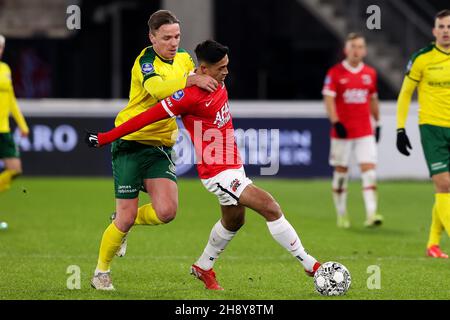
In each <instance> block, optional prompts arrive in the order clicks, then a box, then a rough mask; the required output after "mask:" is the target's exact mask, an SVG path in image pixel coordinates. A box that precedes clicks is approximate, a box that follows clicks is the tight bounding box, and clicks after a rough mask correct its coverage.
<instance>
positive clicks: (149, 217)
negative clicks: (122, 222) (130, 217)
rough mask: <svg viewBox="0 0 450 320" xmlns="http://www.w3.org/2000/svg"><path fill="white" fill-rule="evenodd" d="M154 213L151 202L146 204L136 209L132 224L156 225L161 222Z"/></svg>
mask: <svg viewBox="0 0 450 320" xmlns="http://www.w3.org/2000/svg"><path fill="white" fill-rule="evenodd" d="M163 223H164V222H162V221H161V220H159V218H158V216H157V215H156V211H155V209H153V207H152V204H151V203H149V204H146V205H144V206H142V207H140V208H139V209H138V213H137V217H136V220H135V221H134V225H147V226H156V225H158V224H163Z"/></svg>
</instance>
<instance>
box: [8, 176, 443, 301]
mask: <svg viewBox="0 0 450 320" xmlns="http://www.w3.org/2000/svg"><path fill="white" fill-rule="evenodd" d="M255 183H256V184H257V185H258V186H260V187H262V188H264V189H266V190H267V191H269V192H270V193H271V194H272V195H273V196H274V197H275V198H276V199H277V200H278V202H279V203H280V205H281V207H282V209H283V211H284V212H285V214H286V217H287V218H288V220H289V221H290V222H291V224H292V225H293V226H294V228H295V229H296V230H297V232H298V233H299V235H300V237H301V240H302V242H303V245H304V246H305V248H306V249H307V250H308V251H309V252H310V253H311V254H312V255H314V256H315V257H317V258H318V259H319V260H320V261H322V262H324V261H339V262H341V263H343V264H344V265H345V266H347V267H348V269H349V270H350V272H351V275H352V286H351V288H350V291H349V292H348V294H347V295H346V296H343V297H332V298H331V297H322V296H320V295H319V294H318V293H316V292H315V290H314V285H313V280H312V279H311V278H309V277H307V276H306V275H305V274H304V272H303V269H302V267H301V265H300V264H299V262H298V261H297V260H296V259H295V258H293V257H292V256H291V255H290V254H289V253H288V252H287V251H286V250H285V249H283V248H282V247H280V246H279V245H278V243H276V242H275V241H274V240H273V239H272V237H271V235H270V233H269V231H268V229H267V227H266V224H265V222H264V220H263V218H262V217H260V216H259V215H258V214H256V213H255V212H253V211H251V210H249V209H247V219H246V224H245V225H244V227H243V228H242V229H241V230H240V231H239V233H238V235H237V236H236V237H235V238H234V239H233V241H232V242H231V243H230V245H229V246H228V248H227V249H226V251H225V252H224V253H223V254H222V256H221V257H220V259H219V260H218V261H217V263H216V265H215V270H216V273H217V276H218V280H219V281H220V283H221V285H222V286H223V287H224V288H225V291H222V292H211V291H207V290H205V289H204V287H203V284H202V283H201V282H200V281H199V280H196V279H195V278H193V277H192V276H191V275H190V274H189V267H190V265H191V264H192V263H193V262H194V261H196V259H197V258H198V256H199V255H200V254H201V253H202V251H203V248H204V246H205V244H206V242H207V239H208V236H209V232H210V230H211V227H212V226H213V224H214V223H215V222H216V221H217V220H218V219H219V217H220V214H219V212H220V211H219V206H218V202H217V200H216V198H215V197H214V196H213V195H212V194H209V193H208V192H207V191H206V190H205V189H204V188H203V186H202V185H201V183H200V181H199V180H198V179H180V181H179V211H178V215H177V218H176V219H175V220H174V221H172V222H171V223H170V224H168V225H164V226H157V227H145V226H139V227H135V228H133V229H132V231H131V233H130V236H129V242H128V252H127V255H126V256H125V257H123V258H118V257H116V258H115V259H114V260H113V265H112V276H113V281H114V285H115V287H116V291H115V292H97V291H95V290H93V289H92V288H91V287H90V285H89V280H90V278H91V276H92V273H93V271H94V268H95V266H96V260H97V253H98V248H99V243H100V239H101V236H102V234H103V231H104V229H105V228H106V226H107V225H108V223H109V220H108V219H109V216H110V214H111V212H113V211H114V198H113V197H114V194H113V189H112V186H113V184H112V179H108V178H105V179H103V178H21V179H18V180H17V181H15V183H14V185H13V188H12V189H11V190H10V191H8V192H7V193H2V194H0V221H7V222H8V223H9V228H8V229H7V230H3V231H0V269H1V270H0V299H169V300H172V299H225V300H228V299H230V300H233V299H262V300H266V299H275V300H284V299H286V300H297V299H448V297H449V296H450V281H448V279H450V261H448V260H444V259H431V258H426V257H425V245H426V241H427V237H428V230H429V225H430V220H431V207H432V204H433V201H434V198H433V186H432V184H431V183H429V182H381V183H380V184H379V198H380V205H379V212H380V213H381V214H383V215H384V217H385V224H384V225H383V226H382V227H381V228H378V229H366V228H364V227H363V221H364V216H365V213H364V212H365V211H364V204H363V200H362V196H361V187H360V183H359V182H358V181H353V182H351V183H350V186H349V205H348V206H349V213H350V216H351V220H352V227H351V229H349V230H341V229H338V228H337V227H336V224H335V220H336V219H335V213H334V207H333V203H332V198H331V191H330V181H328V180H270V179H258V180H255ZM24 189H26V192H25V190H24ZM146 201H147V196H146V195H145V194H142V193H141V202H142V203H143V204H144V203H146ZM442 248H443V249H444V250H445V251H447V252H448V251H450V242H449V241H448V237H447V235H443V242H442ZM70 265H77V266H79V267H80V270H81V289H80V290H69V289H67V286H66V281H67V279H68V277H69V276H70V274H68V273H66V270H67V268H68V266H70ZM371 265H377V266H379V267H380V271H381V289H373V290H369V289H368V287H367V280H368V278H369V277H370V276H371V274H369V273H367V268H368V267H369V266H371Z"/></svg>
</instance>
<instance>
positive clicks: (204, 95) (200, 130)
mask: <svg viewBox="0 0 450 320" xmlns="http://www.w3.org/2000/svg"><path fill="white" fill-rule="evenodd" d="M195 53H196V55H197V59H198V61H199V63H200V66H199V67H198V69H197V70H196V73H198V74H206V75H210V76H211V77H213V78H214V79H216V80H217V81H218V82H219V83H220V84H221V85H220V86H219V88H218V89H216V90H215V91H214V92H213V93H209V92H207V91H204V90H201V89H198V88H196V87H189V88H187V89H184V90H180V91H178V92H176V93H175V94H174V95H172V96H171V97H168V98H166V99H164V100H162V101H161V102H160V103H158V104H156V105H155V106H153V107H152V108H150V109H149V110H147V111H146V112H143V113H141V114H140V115H138V116H136V117H134V118H132V119H130V120H129V121H127V122H125V123H123V124H122V125H120V126H118V127H116V128H114V129H113V130H111V131H108V132H106V133H87V135H86V139H85V141H86V143H87V144H88V145H90V146H92V147H99V146H103V145H105V144H108V143H111V142H112V141H114V140H116V139H118V138H120V137H122V136H124V135H127V134H129V133H131V132H134V131H136V130H139V129H140V128H142V127H144V126H146V125H148V124H150V123H153V122H156V121H159V120H161V119H166V118H169V117H174V116H177V115H180V116H181V119H182V121H183V124H184V126H185V128H186V129H187V130H188V131H189V133H190V136H191V139H192V141H193V142H194V147H195V151H196V155H197V159H198V160H197V169H198V174H199V177H200V179H201V181H202V183H203V185H204V186H205V188H206V189H207V190H208V191H209V192H211V193H213V194H215V195H216V196H217V197H218V199H219V203H220V206H221V210H222V218H221V219H220V220H219V221H218V222H217V223H216V224H215V225H214V227H213V228H212V230H211V233H210V236H209V239H208V244H207V245H206V247H205V249H204V251H203V253H202V255H201V256H200V258H199V259H198V260H197V262H195V264H193V265H192V266H191V273H192V274H193V275H194V276H196V277H197V278H199V279H200V280H202V281H203V282H204V284H205V287H206V288H207V289H211V290H222V287H221V286H220V285H219V283H218V282H217V280H216V276H215V273H214V271H213V266H214V263H215V261H216V259H217V258H218V257H219V254H220V253H221V252H223V251H224V250H225V248H226V247H227V245H228V243H229V242H230V241H231V240H232V239H233V238H234V236H235V235H236V233H237V231H238V230H239V229H240V228H241V227H242V225H243V224H244V219H245V208H246V207H247V208H250V209H253V210H254V211H256V212H258V213H259V214H260V215H262V216H263V217H264V218H265V219H266V222H267V227H268V229H269V231H270V233H271V234H272V236H273V238H274V239H275V240H276V241H277V242H278V243H279V244H280V245H281V246H283V247H284V248H286V249H287V250H288V251H289V252H290V253H291V254H292V255H293V256H294V257H296V258H297V259H298V261H300V262H301V264H302V265H303V267H304V269H305V271H306V273H307V274H308V275H309V276H313V275H314V273H315V271H316V270H317V269H318V268H319V266H320V263H319V262H317V260H316V259H315V258H314V257H312V256H311V255H309V254H308V253H307V252H306V251H305V249H304V247H303V245H302V243H301V241H300V238H299V236H298V235H297V232H296V231H295V230H294V228H293V227H292V225H291V224H290V223H289V222H288V221H287V220H286V218H285V217H284V214H283V212H282V211H281V208H280V206H279V205H278V203H277V202H276V201H275V199H274V198H273V197H272V196H271V195H270V194H269V193H268V192H266V191H264V190H262V189H260V188H258V187H257V186H255V185H254V184H253V183H252V181H251V180H250V179H249V178H247V176H246V175H245V171H244V167H243V165H242V161H241V158H240V155H239V151H238V149H237V146H236V142H235V138H234V129H233V124H232V119H231V114H230V109H229V106H228V93H227V90H226V87H225V84H224V83H223V81H224V80H225V77H226V76H227V74H228V68H227V66H228V48H227V47H225V46H223V45H221V44H219V43H217V42H215V41H212V40H207V41H205V42H203V43H201V44H199V45H198V46H197V47H196V49H195Z"/></svg>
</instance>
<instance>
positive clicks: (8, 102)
mask: <svg viewBox="0 0 450 320" xmlns="http://www.w3.org/2000/svg"><path fill="white" fill-rule="evenodd" d="M5 43H6V41H5V37H4V36H2V35H0V159H1V160H2V161H3V162H4V164H5V170H4V171H3V172H1V173H0V192H3V191H6V190H8V189H9V188H10V187H11V182H12V180H13V179H14V178H17V177H18V176H19V175H21V174H22V162H21V161H20V153H19V149H18V147H17V146H16V144H15V143H14V139H13V136H12V134H11V129H10V127H9V116H10V114H12V116H13V118H14V120H15V121H16V123H17V125H18V127H19V130H20V134H21V136H22V137H26V136H28V132H29V129H28V126H27V123H26V121H25V118H24V117H23V115H22V112H21V111H20V109H19V106H18V105H17V101H16V96H15V95H14V88H13V84H12V78H11V69H10V68H9V66H8V65H7V64H6V63H4V62H2V61H1V59H2V56H3V51H4V50H5Z"/></svg>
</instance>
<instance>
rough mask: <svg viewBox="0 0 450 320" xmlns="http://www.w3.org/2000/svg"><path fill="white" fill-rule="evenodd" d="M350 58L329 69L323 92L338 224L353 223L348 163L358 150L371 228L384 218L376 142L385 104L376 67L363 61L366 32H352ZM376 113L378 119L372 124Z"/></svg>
mask: <svg viewBox="0 0 450 320" xmlns="http://www.w3.org/2000/svg"><path fill="white" fill-rule="evenodd" d="M344 52H345V56H346V58H345V59H344V60H343V61H342V62H340V63H338V64H336V65H335V66H333V67H332V68H330V69H329V71H328V73H327V76H326V78H325V84H324V87H323V90H322V94H323V97H324V103H325V107H326V111H327V114H328V117H329V119H330V122H331V124H332V129H331V150H330V165H331V166H333V167H334V173H333V183H332V186H333V200H334V205H335V207H336V211H337V225H338V227H341V228H349V227H350V219H349V216H348V213H347V185H348V167H349V163H350V158H351V156H352V154H354V155H355V157H356V161H357V163H358V164H359V167H360V169H361V178H362V188H363V197H364V204H365V207H366V221H365V223H364V225H365V226H367V227H371V226H377V225H380V224H381V223H382V220H383V217H382V216H381V215H379V214H377V192H376V182H377V179H376V172H375V165H376V162H377V147H376V142H378V140H379V138H380V125H379V120H380V116H379V102H378V94H377V74H376V71H375V70H374V69H373V68H371V67H369V66H368V65H366V64H364V63H363V59H364V57H365V56H366V54H367V49H366V42H365V39H364V37H363V36H362V35H360V34H357V33H350V34H349V35H348V36H347V40H346V42H345V48H344ZM371 116H372V117H373V118H374V120H375V122H376V127H375V130H374V129H373V128H372V123H371Z"/></svg>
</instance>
